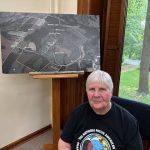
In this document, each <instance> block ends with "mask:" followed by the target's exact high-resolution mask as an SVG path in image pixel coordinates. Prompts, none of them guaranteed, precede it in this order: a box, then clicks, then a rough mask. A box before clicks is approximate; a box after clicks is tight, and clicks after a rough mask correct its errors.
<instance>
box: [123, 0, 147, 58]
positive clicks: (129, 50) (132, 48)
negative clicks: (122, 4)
mask: <svg viewBox="0 0 150 150" xmlns="http://www.w3.org/2000/svg"><path fill="white" fill-rule="evenodd" d="M146 2H147V0H128V14H127V23H126V32H125V42H124V57H125V58H130V59H140V56H141V50H142V46H143V32H144V26H143V23H144V21H145V16H146V6H147V3H146Z"/></svg>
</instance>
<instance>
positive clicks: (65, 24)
mask: <svg viewBox="0 0 150 150" xmlns="http://www.w3.org/2000/svg"><path fill="white" fill-rule="evenodd" d="M0 32H1V51H2V52H1V53H2V54H1V55H2V56H1V57H2V58H1V59H2V72H3V73H5V74H17V73H29V72H56V73H61V72H72V71H75V72H78V71H85V72H91V71H93V70H95V69H99V68H100V19H99V16H98V15H73V14H47V13H20V12H0Z"/></svg>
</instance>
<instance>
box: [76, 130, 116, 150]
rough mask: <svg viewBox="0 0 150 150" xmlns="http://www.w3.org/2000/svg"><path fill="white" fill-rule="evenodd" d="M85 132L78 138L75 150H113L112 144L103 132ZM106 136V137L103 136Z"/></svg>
mask: <svg viewBox="0 0 150 150" xmlns="http://www.w3.org/2000/svg"><path fill="white" fill-rule="evenodd" d="M96 131H100V130H95V132H89V130H88V131H85V132H84V133H83V134H82V135H81V136H80V137H79V138H78V142H77V145H76V150H112V149H114V150H115V146H114V143H113V142H112V140H111V142H110V141H109V139H111V138H107V137H108V135H107V134H105V133H104V132H103V131H101V133H100V132H96ZM105 135H106V136H105Z"/></svg>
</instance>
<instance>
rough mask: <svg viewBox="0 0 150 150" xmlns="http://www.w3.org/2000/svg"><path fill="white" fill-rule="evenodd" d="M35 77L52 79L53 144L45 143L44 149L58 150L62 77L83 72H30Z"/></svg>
mask: <svg viewBox="0 0 150 150" xmlns="http://www.w3.org/2000/svg"><path fill="white" fill-rule="evenodd" d="M29 74H30V75H32V77H33V78H34V79H52V129H53V131H52V133H53V134H52V136H53V144H45V145H44V150H57V149H58V148H57V147H58V140H59V137H60V79H63V78H78V77H79V76H80V75H81V74H83V72H80V73H79V74H78V73H70V74H69V73H64V74H50V73H49V74H48V73H39V72H38V73H35V72H31V73H29Z"/></svg>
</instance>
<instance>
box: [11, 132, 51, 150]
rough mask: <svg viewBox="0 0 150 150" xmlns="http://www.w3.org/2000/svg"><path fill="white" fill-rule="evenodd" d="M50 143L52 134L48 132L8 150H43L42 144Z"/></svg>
mask: <svg viewBox="0 0 150 150" xmlns="http://www.w3.org/2000/svg"><path fill="white" fill-rule="evenodd" d="M49 143H52V132H51V130H48V131H46V132H44V133H43V134H41V135H39V136H37V137H34V138H32V139H31V140H29V141H27V142H25V143H23V144H21V145H18V146H16V147H14V148H11V149H9V150H43V147H44V144H49Z"/></svg>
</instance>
